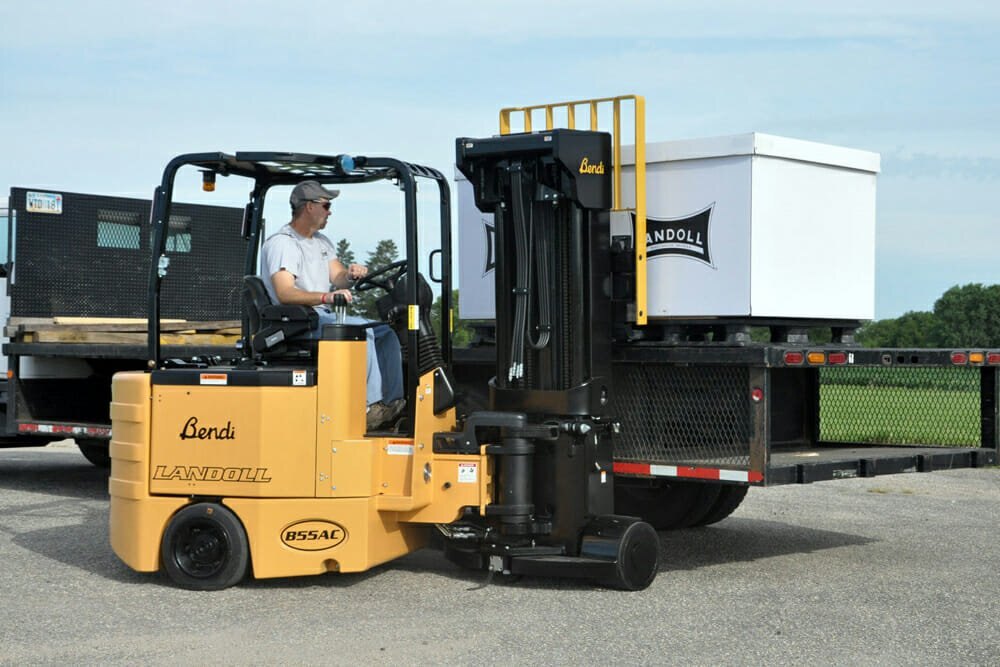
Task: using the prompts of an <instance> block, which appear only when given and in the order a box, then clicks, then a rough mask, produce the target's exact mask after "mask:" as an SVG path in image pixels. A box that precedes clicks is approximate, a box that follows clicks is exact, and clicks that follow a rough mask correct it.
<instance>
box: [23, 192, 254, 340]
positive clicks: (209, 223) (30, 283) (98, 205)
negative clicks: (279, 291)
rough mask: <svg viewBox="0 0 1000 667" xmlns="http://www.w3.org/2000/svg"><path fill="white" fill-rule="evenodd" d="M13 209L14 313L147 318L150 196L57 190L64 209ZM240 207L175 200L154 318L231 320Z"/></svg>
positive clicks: (240, 245) (239, 263) (238, 273)
mask: <svg viewBox="0 0 1000 667" xmlns="http://www.w3.org/2000/svg"><path fill="white" fill-rule="evenodd" d="M25 193H26V190H24V189H22V188H13V189H12V190H11V202H10V207H11V208H12V209H16V210H17V230H16V237H15V269H14V271H15V272H14V283H13V285H12V287H11V314H12V315H14V316H18V317H55V316H60V315H62V316H82V317H137V318H143V317H146V301H147V289H148V279H149V262H150V242H151V240H152V239H151V236H152V235H151V228H150V224H149V208H150V203H149V201H148V200H143V199H128V198H124V197H101V196H97V195H87V194H74V193H61V194H62V198H63V203H62V213H60V214H52V213H32V212H28V211H27V210H26V207H25ZM242 215H243V213H242V210H240V209H233V208H224V207H221V206H201V205H194V204H174V206H173V212H172V214H171V220H170V235H169V237H168V241H167V255H168V256H169V257H170V272H169V274H168V276H167V279H166V280H165V281H164V283H163V289H162V292H161V316H162V317H164V318H172V319H187V320H195V321H205V320H236V319H239V318H240V300H239V289H240V279H241V277H242V272H243V259H244V254H245V250H246V242H245V241H243V239H242V238H241V236H240V234H239V229H240V224H241V221H242Z"/></svg>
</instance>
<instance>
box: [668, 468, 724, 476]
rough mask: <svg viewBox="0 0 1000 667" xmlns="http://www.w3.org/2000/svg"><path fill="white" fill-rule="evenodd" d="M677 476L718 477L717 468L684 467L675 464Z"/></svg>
mask: <svg viewBox="0 0 1000 667" xmlns="http://www.w3.org/2000/svg"><path fill="white" fill-rule="evenodd" d="M677 476H678V477H691V478H694V479H719V469H718V468H686V467H682V466H677Z"/></svg>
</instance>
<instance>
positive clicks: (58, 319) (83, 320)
mask: <svg viewBox="0 0 1000 667" xmlns="http://www.w3.org/2000/svg"><path fill="white" fill-rule="evenodd" d="M52 321H53V324H142V325H143V326H145V324H146V318H145V317H75V316H69V315H57V316H55V317H53V318H52ZM177 322H187V320H167V319H163V320H160V323H161V324H174V323H177Z"/></svg>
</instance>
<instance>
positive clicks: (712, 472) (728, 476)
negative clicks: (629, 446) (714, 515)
mask: <svg viewBox="0 0 1000 667" xmlns="http://www.w3.org/2000/svg"><path fill="white" fill-rule="evenodd" d="M614 471H615V473H616V474H625V475H645V476H647V477H679V478H683V479H705V480H712V481H726V482H762V481H764V474H763V473H761V472H757V471H756V470H749V471H747V470H725V469H721V468H697V467H692V466H670V465H659V464H657V465H652V464H649V463H626V462H621V461H615V464H614Z"/></svg>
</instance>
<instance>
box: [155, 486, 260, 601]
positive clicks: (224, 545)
mask: <svg viewBox="0 0 1000 667" xmlns="http://www.w3.org/2000/svg"><path fill="white" fill-rule="evenodd" d="M160 558H161V559H162V561H163V568H164V569H165V570H166V571H167V575H169V576H170V578H171V579H172V580H173V581H174V583H176V584H177V585H178V586H181V587H182V588H187V589H190V590H195V591H217V590H221V589H223V588H229V587H230V586H233V585H235V584H237V583H239V582H240V581H242V580H243V578H244V577H245V576H246V574H247V570H248V567H249V565H250V549H249V546H248V544H247V534H246V531H245V530H244V529H243V524H242V523H240V520H239V519H238V518H237V517H236V515H235V514H233V513H232V512H231V511H230V510H229V509H227V508H226V507H223V506H222V505H220V504H218V503H197V504H194V505H188V506H187V507H185V508H184V509H182V510H180V511H179V512H177V514H175V515H174V516H173V518H172V519H170V523H169V524H167V529H166V530H165V531H164V532H163V541H162V543H161V544H160Z"/></svg>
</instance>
